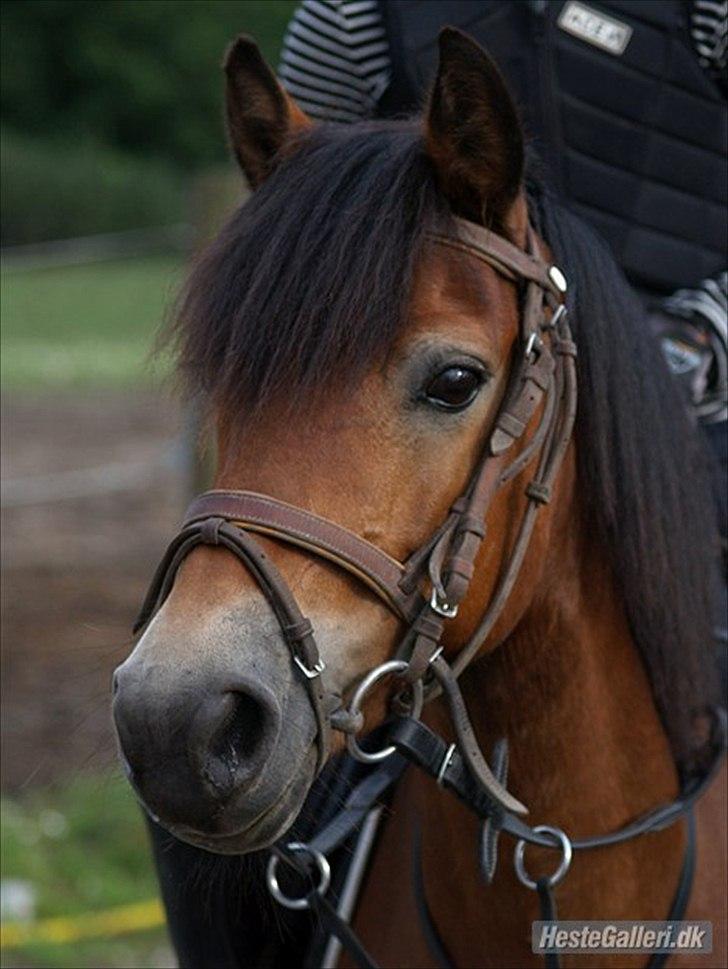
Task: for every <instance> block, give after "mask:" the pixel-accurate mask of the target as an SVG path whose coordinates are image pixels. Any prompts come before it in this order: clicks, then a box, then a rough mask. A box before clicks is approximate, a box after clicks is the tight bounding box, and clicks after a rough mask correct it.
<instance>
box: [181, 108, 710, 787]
mask: <svg viewBox="0 0 728 969" xmlns="http://www.w3.org/2000/svg"><path fill="white" fill-rule="evenodd" d="M532 208H533V210H534V214H535V215H537V216H538V221H539V224H540V229H541V231H542V233H543V235H544V237H545V239H546V240H547V242H548V243H549V245H550V246H551V248H552V250H553V252H554V256H555V258H556V261H557V262H558V263H559V265H561V266H563V267H564V269H565V271H566V274H567V277H568V278H569V280H570V282H571V284H572V294H573V295H574V296H575V299H574V300H573V306H572V327H573V329H574V331H575V335H576V339H577V341H578V345H579V359H578V375H579V410H578V416H577V425H576V444H577V454H578V473H579V489H580V494H581V495H582V496H583V497H584V500H585V501H584V503H585V514H586V515H587V518H588V522H587V524H588V527H589V528H590V529H591V531H592V533H593V534H595V535H596V536H597V537H598V538H599V539H601V540H602V541H603V542H604V543H605V545H606V547H607V548H608V549H609V550H610V552H611V557H612V563H613V566H614V571H615V575H616V576H617V580H618V582H619V583H620V585H621V589H622V593H623V597H624V602H625V606H626V611H627V615H628V619H629V622H630V625H631V628H632V632H633V635H634V638H635V641H636V643H637V646H638V648H639V650H640V652H641V655H642V657H643V660H644V663H645V666H646V668H647V670H648V673H649V676H650V679H651V683H652V687H653V691H654V695H655V699H656V702H657V705H658V709H659V710H660V713H661V715H662V718H663V722H664V724H665V727H666V730H667V732H668V734H669V736H670V739H671V742H672V745H673V749H674V751H675V755H676V757H677V760H678V763H679V764H680V765H681V766H682V767H683V769H685V770H689V769H690V768H691V766H692V758H693V752H694V743H693V739H692V738H693V731H692V729H691V721H692V716H693V712H694V711H695V710H697V709H699V708H701V707H702V706H704V705H705V704H706V703H707V702H710V701H711V700H712V698H713V691H714V685H715V676H714V669H715V664H714V659H713V652H712V650H713V645H712V638H711V629H710V623H709V608H708V587H709V573H710V569H711V564H712V561H713V555H714V550H715V548H716V536H715V529H714V522H713V518H712V514H711V512H710V509H711V508H712V507H713V503H712V500H711V496H710V492H709V488H708V485H707V474H704V473H703V470H702V466H703V462H704V457H703V452H702V448H701V447H700V444H699V442H698V439H697V434H696V433H695V431H694V429H693V428H692V427H691V426H690V424H689V421H688V418H687V416H686V411H685V408H684V405H683V403H682V401H681V400H680V399H679V398H678V395H677V392H676V389H675V387H674V385H673V384H672V383H671V380H670V377H669V375H668V373H667V371H666V368H665V367H664V364H663V361H662V358H661V355H660V352H659V350H658V348H657V346H656V345H655V342H654V341H653V339H652V336H651V334H650V333H649V332H648V329H647V327H646V325H645V320H644V314H643V312H642V310H641V307H640V305H639V303H638V301H637V299H636V297H635V296H634V295H633V293H632V292H631V291H630V289H629V287H628V284H627V282H626V280H625V279H624V277H623V276H622V274H621V272H620V270H619V269H618V267H617V265H616V263H615V261H614V259H613V257H612V256H611V254H610V253H609V252H608V250H607V248H606V246H605V245H604V244H603V243H602V242H601V241H600V240H599V239H598V238H597V237H596V236H595V234H594V233H593V232H591V230H589V229H588V228H587V227H586V225H585V224H584V223H582V222H581V221H580V220H578V219H577V218H576V217H574V216H573V215H571V214H570V213H569V212H568V211H567V210H566V209H565V208H564V207H563V206H561V205H560V204H559V203H557V202H556V201H555V200H554V199H552V198H551V197H550V196H549V194H548V193H546V192H545V191H543V190H542V189H540V188H539V187H536V188H535V189H534V190H533V193H532ZM448 217H449V212H448V209H447V206H446V204H445V202H444V200H443V199H442V197H441V196H440V195H439V194H438V191H437V187H436V183H435V177H434V173H433V170H432V167H431V164H430V162H429V161H428V159H427V157H426V155H425V152H424V146H423V143H422V139H421V137H420V136H419V134H418V132H417V130H416V129H415V128H414V127H411V126H410V125H409V124H404V123H384V122H382V123H376V124H361V125H353V126H350V127H327V126H320V127H319V128H317V129H316V130H315V132H314V134H313V135H311V136H308V137H307V139H306V141H305V142H304V143H303V145H302V147H301V148H300V149H299V150H298V151H297V152H296V154H295V156H294V157H293V158H291V159H290V160H289V161H287V162H285V163H283V164H282V165H281V167H280V168H279V169H278V171H277V172H276V173H275V174H274V175H273V176H272V177H271V178H270V179H269V180H268V181H267V182H266V183H265V184H264V185H263V186H262V187H261V188H260V189H259V190H258V191H257V192H256V193H255V195H254V196H253V197H252V198H251V200H250V201H249V202H247V203H246V205H244V206H243V207H242V208H241V209H240V210H239V211H238V212H237V213H236V214H235V215H234V216H233V218H232V219H231V220H230V222H229V223H228V225H227V226H226V228H225V229H224V230H223V232H222V233H221V235H220V236H219V237H218V239H217V240H216V241H215V242H214V243H213V244H212V246H211V247H210V248H209V249H208V250H207V252H206V253H204V254H203V256H202V257H201V259H200V260H199V261H198V263H197V265H196V266H195V268H194V269H193V272H192V274H191V276H190V278H189V280H188V283H187V285H186V287H185V290H184V292H183V296H182V301H181V303H180V310H179V314H178V316H177V320H176V322H175V324H174V326H173V331H172V335H173V338H174V339H176V340H177V343H178V348H179V364H180V368H181V371H182V372H183V374H185V375H186V377H187V379H188V381H189V383H190V386H191V388H192V390H193V391H195V392H202V393H204V394H206V395H209V396H210V397H212V399H214V400H216V401H218V402H224V403H225V404H226V405H228V406H229V407H232V408H237V411H235V412H240V413H242V412H243V411H249V410H250V409H251V408H252V407H262V406H264V405H265V404H266V403H268V402H270V401H271V400H272V399H273V398H274V397H276V396H277V397H279V398H280V396H281V395H282V394H283V395H285V398H286V400H287V401H288V402H289V403H292V402H296V401H297V402H304V401H306V400H308V399H310V397H311V395H312V394H313V393H314V392H316V391H317V390H318V389H320V388H321V387H322V386H323V387H326V386H330V385H331V384H332V383H333V382H334V381H335V380H336V379H337V377H339V378H341V377H344V376H345V377H346V379H347V381H349V382H351V381H353V380H354V379H355V377H356V375H357V374H361V373H363V372H364V371H366V369H367V368H368V367H371V366H372V365H374V364H375V363H376V361H377V360H381V359H383V358H384V357H385V356H386V353H387V351H388V350H389V349H390V348H391V346H392V344H393V342H394V340H395V338H396V336H397V335H398V333H399V332H400V331H401V329H402V328H403V327H404V326H406V322H407V306H408V302H409V297H410V290H411V286H412V280H413V269H414V267H415V265H416V263H417V259H418V257H419V255H420V251H421V247H422V241H423V237H424V234H425V232H426V231H427V230H428V229H430V228H432V227H434V226H436V225H438V226H442V225H443V224H444V223H445V222H446V221H447V219H448ZM626 715H627V714H626Z"/></svg>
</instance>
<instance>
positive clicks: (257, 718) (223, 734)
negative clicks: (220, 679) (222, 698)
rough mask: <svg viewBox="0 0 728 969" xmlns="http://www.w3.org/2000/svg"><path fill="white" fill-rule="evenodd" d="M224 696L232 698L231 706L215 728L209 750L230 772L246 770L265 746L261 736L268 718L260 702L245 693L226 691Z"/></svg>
mask: <svg viewBox="0 0 728 969" xmlns="http://www.w3.org/2000/svg"><path fill="white" fill-rule="evenodd" d="M227 699H228V702H230V701H232V702H231V709H230V711H229V713H228V715H227V717H226V718H225V720H224V721H223V723H222V725H221V726H220V727H218V729H217V730H216V731H215V735H214V737H213V739H212V743H211V745H210V753H211V754H212V756H213V758H215V759H216V760H218V761H221V762H222V763H223V764H224V765H225V767H226V768H227V770H228V771H229V772H230V774H236V773H238V772H239V771H240V770H241V769H244V770H245V771H246V773H247V772H248V770H249V769H250V768H251V767H252V766H253V765H254V764H257V762H258V761H259V760H260V756H261V753H262V752H263V750H262V748H263V747H265V746H267V745H266V744H265V738H266V734H267V733H268V729H267V728H268V727H269V726H270V725H271V724H270V720H271V718H270V717H269V715H268V713H267V711H266V709H265V707H264V705H263V704H262V703H261V702H260V701H259V700H257V699H256V698H255V697H254V696H251V695H250V694H249V693H229V694H228V697H227ZM261 766H262V765H261Z"/></svg>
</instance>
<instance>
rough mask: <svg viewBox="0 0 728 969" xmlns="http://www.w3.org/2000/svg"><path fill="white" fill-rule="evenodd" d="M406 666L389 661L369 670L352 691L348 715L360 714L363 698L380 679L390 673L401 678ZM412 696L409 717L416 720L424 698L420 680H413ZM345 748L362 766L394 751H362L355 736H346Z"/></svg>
mask: <svg viewBox="0 0 728 969" xmlns="http://www.w3.org/2000/svg"><path fill="white" fill-rule="evenodd" d="M408 666H409V664H408V663H406V662H405V661H404V660H403V659H391V660H389V661H388V662H387V663H382V665H381V666H375V667H374V669H373V670H370V671H369V672H368V673H367V675H366V676H365V677H364V679H363V680H362V681H361V683H360V684H359V685H358V686H357V688H356V690H354V695H353V696H352V698H351V702H350V704H349V715H350V716H352V717H354V716H356V715H357V714H358V713H361V705H362V701H363V700H364V697H365V696H366V695H367V693H368V692H369V690H371V688H372V687H373V686H375V684H377V683H378V682H379V681H380V680H381V679H382V677H384V676H389V674H390V673H394V674H397V675H400V676H401V675H402V674H403V673H404V671H405V670H406V669H407V668H408ZM412 694H413V696H412V710H411V711H410V716H411V717H415V718H417V717H419V715H420V714H421V713H422V704H423V702H424V698H425V692H424V690H423V688H422V681H421V680H415V681H414V683H413V684H412ZM346 746H347V748H348V750H349V753H350V754H351V756H352V757H354V758H355V759H356V760H360V761H362V763H364V764H376V763H378V762H379V761H380V760H386V759H387V757H389V756H390V755H391V754H393V753H394V751H395V750H396V748H395V747H391V746H390V747H383V748H382V749H381V750H374V751H368V750H362V748H361V747H360V746H359V744H358V743H357V739H356V735H355V734H347V735H346Z"/></svg>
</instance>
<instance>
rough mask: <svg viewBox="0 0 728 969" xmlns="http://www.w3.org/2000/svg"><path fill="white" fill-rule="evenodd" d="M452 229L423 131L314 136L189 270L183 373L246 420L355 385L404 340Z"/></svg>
mask: <svg viewBox="0 0 728 969" xmlns="http://www.w3.org/2000/svg"><path fill="white" fill-rule="evenodd" d="M448 216H449V211H448V209H447V206H446V205H445V203H444V201H443V200H442V199H441V198H440V196H439V195H438V193H437V190H436V187H435V178H434V172H433V170H432V166H431V164H430V162H429V160H428V158H427V157H426V155H425V152H424V147H423V145H422V141H421V138H420V137H419V135H418V133H417V130H416V129H415V128H414V126H412V127H411V126H410V125H408V124H404V123H401V122H400V123H389V122H374V123H370V124H360V125H355V126H351V127H343V126H334V125H332V126H326V125H321V126H318V127H317V128H316V129H314V131H313V133H312V134H310V135H308V136H307V137H306V139H305V140H304V141H303V143H302V145H301V147H300V148H299V149H298V150H297V151H296V153H295V156H294V157H293V158H292V159H291V160H290V161H288V162H287V163H284V164H283V165H281V166H280V168H279V169H278V170H277V171H276V172H275V173H274V174H273V175H272V177H271V178H269V179H268V180H267V181H266V182H265V183H264V184H263V185H262V186H261V187H260V188H259V189H258V190H257V191H256V192H255V194H254V195H253V196H252V198H251V199H250V200H249V201H248V202H247V203H246V204H245V205H244V206H242V207H241V208H240V209H239V210H238V211H237V212H236V213H235V214H234V215H233V217H232V219H231V220H230V221H229V222H228V224H227V225H226V227H225V228H224V229H223V231H222V233H221V234H220V236H219V237H218V238H217V240H216V241H215V242H214V243H213V244H212V246H211V247H210V248H209V249H208V250H207V252H205V253H204V254H203V255H202V257H201V259H200V260H199V261H198V263H197V265H196V266H195V267H194V269H193V271H192V274H191V276H190V278H189V280H188V282H187V285H186V287H185V289H184V292H183V294H182V301H181V304H180V309H179V314H178V318H177V321H176V324H175V327H174V330H173V337H176V338H177V339H178V341H179V364H180V368H181V372H182V373H183V375H185V376H186V377H187V378H188V380H189V382H190V384H191V387H192V389H193V390H194V391H199V392H202V393H203V394H204V395H206V396H208V395H209V396H211V397H212V398H213V399H214V400H215V401H218V402H221V403H223V404H224V405H226V407H227V408H228V410H229V412H231V413H238V414H242V413H246V412H248V410H249V409H250V408H251V407H255V408H261V407H263V406H264V405H265V404H266V403H268V402H269V401H270V400H271V398H272V397H274V396H280V392H281V391H283V392H284V394H285V395H286V397H287V399H288V402H289V403H291V404H293V403H296V402H298V403H300V402H304V401H310V400H311V398H312V396H314V395H315V394H316V393H317V392H318V391H320V390H321V389H325V388H326V387H327V386H328V385H330V384H331V383H332V381H333V380H335V378H336V376H337V375H339V376H340V377H341V378H342V379H343V378H345V379H346V381H347V382H352V381H354V380H355V379H356V377H357V376H358V375H359V374H361V373H363V372H364V371H365V370H366V369H367V368H368V367H369V366H370V365H371V363H372V361H374V360H376V359H381V358H382V357H383V356H384V355H385V354H386V351H387V349H388V348H389V347H390V346H391V345H392V343H393V342H394V339H395V337H396V335H397V333H398V332H400V330H401V328H402V326H403V323H404V322H405V321H406V318H407V304H408V300H409V293H410V287H411V283H412V273H413V269H414V266H415V265H416V263H417V260H418V256H419V254H420V249H421V243H422V240H423V238H424V235H425V233H426V231H427V230H428V228H433V227H435V225H441V224H443V223H444V222H446V220H447V219H448Z"/></svg>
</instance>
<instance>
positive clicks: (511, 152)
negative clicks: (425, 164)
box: [425, 27, 524, 223]
mask: <svg viewBox="0 0 728 969" xmlns="http://www.w3.org/2000/svg"><path fill="white" fill-rule="evenodd" d="M439 43H440V63H439V66H438V70H437V77H436V79H435V83H434V85H433V88H432V91H431V93H430V99H429V105H428V108H427V113H426V121H425V125H426V129H425V136H426V142H427V151H428V154H429V155H430V157H431V158H432V160H433V162H434V164H435V167H436V169H437V173H438V177H439V181H440V185H441V187H442V189H443V191H444V192H445V195H446V196H447V198H448V200H449V202H450V205H451V207H452V209H453V211H454V212H456V213H457V214H459V215H462V216H465V218H468V219H470V220H471V221H475V222H485V221H486V220H487V222H488V223H492V222H494V221H501V222H503V221H505V219H506V215H507V213H508V212H509V210H510V208H511V206H512V204H513V202H514V201H515V200H516V197H517V196H518V194H519V190H520V187H521V180H522V177H523V164H524V156H523V135H522V133H521V125H520V121H519V119H518V114H517V112H516V108H515V105H514V104H513V101H512V99H511V96H510V94H509V93H508V88H507V87H506V84H505V81H504V80H503V78H502V76H501V74H500V71H499V70H498V68H497V67H496V66H495V64H494V63H493V61H492V60H491V59H490V57H488V55H487V54H486V53H485V51H484V50H483V49H482V47H480V46H479V45H478V44H476V42H475V41H474V40H472V39H471V38H470V37H468V36H467V35H466V34H463V33H461V32H460V31H459V30H455V29H454V28H453V27H445V28H444V29H443V30H441V31H440V36H439Z"/></svg>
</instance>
